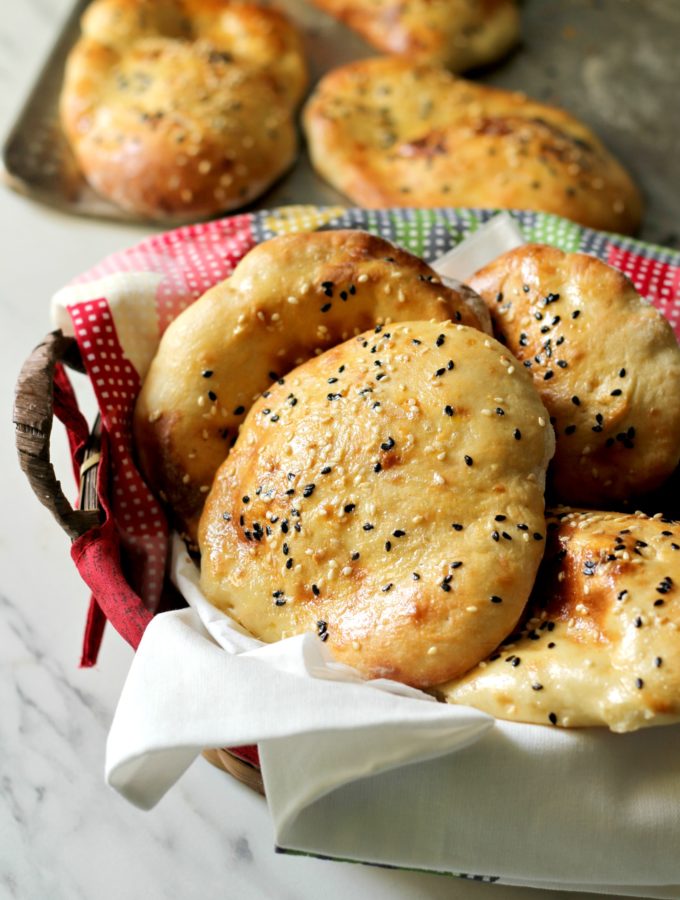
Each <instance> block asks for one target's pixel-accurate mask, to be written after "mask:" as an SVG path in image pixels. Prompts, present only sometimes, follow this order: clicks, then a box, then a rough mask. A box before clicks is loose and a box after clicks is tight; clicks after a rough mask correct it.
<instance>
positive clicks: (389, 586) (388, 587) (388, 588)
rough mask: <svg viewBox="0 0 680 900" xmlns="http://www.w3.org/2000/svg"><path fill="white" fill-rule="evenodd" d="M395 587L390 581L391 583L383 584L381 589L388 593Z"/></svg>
mask: <svg viewBox="0 0 680 900" xmlns="http://www.w3.org/2000/svg"><path fill="white" fill-rule="evenodd" d="M393 587H394V584H393V583H392V582H391V581H390V583H389V584H385V585H383V586H382V587H381V588H380V590H381V591H382V592H383V594H386V593H387V592H388V591H391V590H392V588H393Z"/></svg>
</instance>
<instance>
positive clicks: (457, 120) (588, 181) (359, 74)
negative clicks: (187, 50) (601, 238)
mask: <svg viewBox="0 0 680 900" xmlns="http://www.w3.org/2000/svg"><path fill="white" fill-rule="evenodd" d="M304 122H305V129H306V133H307V138H308V144H309V151H310V155H311V158H312V162H313V165H314V167H315V168H316V169H317V171H318V172H319V173H320V174H321V175H322V176H323V177H324V178H325V179H326V180H327V181H329V182H330V183H331V184H332V185H333V186H334V187H336V188H337V189H338V190H340V191H342V192H343V193H344V194H346V195H347V196H348V197H350V198H351V199H352V200H353V201H354V202H355V203H358V204H361V205H362V206H367V207H376V208H379V207H390V206H415V207H433V206H472V207H478V206H481V207H502V208H509V209H536V210H541V211H543V212H550V213H556V214H558V215H561V216H566V217H567V218H569V219H573V220H574V221H576V222H580V223H581V224H583V225H588V226H590V227H591V228H602V229H606V230H609V231H618V232H625V233H627V232H632V231H634V230H635V229H636V228H637V226H638V224H639V220H640V215H641V199H640V195H639V193H638V191H637V188H636V187H635V185H634V184H633V182H632V181H631V179H630V176H629V175H628V174H627V172H626V171H625V170H624V169H623V167H622V166H621V165H620V164H619V163H618V162H617V160H616V159H614V157H613V156H612V155H611V154H610V153H609V152H608V151H607V150H606V149H605V147H604V146H603V145H602V143H601V142H600V141H599V140H598V138H597V137H596V136H595V135H594V134H593V133H592V132H591V131H590V129H588V128H587V127H586V126H585V125H583V124H582V123H581V122H579V121H578V120H577V119H575V118H574V117H573V116H571V115H569V113H567V112H564V111H563V110H561V109H558V108H557V107H553V106H548V105H546V104H543V103H538V102H536V101H533V100H530V99H528V98H527V97H526V96H524V95H523V94H518V93H512V92H510V91H505V90H500V89H497V88H491V87H486V86H484V85H481V84H475V83H473V82H470V81H465V80H463V79H461V78H456V77H454V76H453V75H451V73H450V72H448V71H446V70H445V69H443V68H439V67H436V66H426V65H414V64H412V63H411V62H409V61H408V60H407V59H404V58H401V57H384V58H378V59H369V60H362V61H360V62H354V63H350V64H349V65H346V66H343V67H341V68H339V69H335V70H334V71H332V72H330V73H329V74H328V75H326V76H325V77H324V78H322V79H321V81H320V82H319V84H318V85H317V88H316V90H315V92H314V94H313V95H312V97H311V98H310V100H309V101H308V102H307V105H306V107H305V112H304Z"/></svg>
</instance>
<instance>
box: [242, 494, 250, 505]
mask: <svg viewBox="0 0 680 900" xmlns="http://www.w3.org/2000/svg"><path fill="white" fill-rule="evenodd" d="M241 499H242V500H243V502H244V503H250V497H249V496H248V495H247V494H246V495H245V496H244V497H242V498H241Z"/></svg>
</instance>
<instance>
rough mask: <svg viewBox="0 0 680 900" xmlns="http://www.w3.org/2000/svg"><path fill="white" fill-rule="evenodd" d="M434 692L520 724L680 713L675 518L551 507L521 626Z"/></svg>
mask: <svg viewBox="0 0 680 900" xmlns="http://www.w3.org/2000/svg"><path fill="white" fill-rule="evenodd" d="M438 691H439V693H441V694H442V695H443V696H444V697H445V698H446V699H447V700H448V701H449V702H452V703H462V704H465V705H469V706H475V707H477V708H479V709H482V710H484V711H486V712H489V713H491V714H492V715H494V716H497V717H498V718H501V719H512V720H515V721H519V722H534V723H538V724H545V725H548V724H551V723H552V724H553V725H558V726H561V727H569V726H571V727H580V726H586V725H606V726H608V727H609V728H610V729H611V730H612V731H619V732H623V731H634V730H636V729H638V728H645V727H648V726H650V725H662V724H669V723H672V722H678V721H680V525H678V523H677V522H670V521H668V520H667V519H662V518H660V517H655V518H651V519H650V518H648V517H647V516H645V515H643V514H642V513H639V514H636V515H621V514H617V513H607V512H581V511H570V510H563V511H561V512H560V513H559V514H556V515H555V516H554V517H552V518H551V519H549V523H548V546H547V548H546V556H545V560H544V562H543V564H542V566H541V569H540V572H539V578H538V582H537V586H536V589H535V591H534V595H533V600H532V604H531V618H529V619H528V621H527V622H526V623H525V625H524V627H523V629H522V631H521V634H520V635H512V636H511V637H510V638H509V639H508V642H506V643H504V645H503V646H501V647H500V648H499V649H498V650H497V651H496V652H495V653H494V654H493V655H492V656H491V657H490V658H489V660H487V661H485V662H482V663H480V665H479V666H477V668H475V669H473V670H472V671H471V672H470V673H469V674H467V675H466V676H465V677H464V678H462V679H461V680H459V681H456V682H454V683H452V684H448V685H444V686H442V687H440V688H438Z"/></svg>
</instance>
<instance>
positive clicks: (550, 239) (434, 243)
mask: <svg viewBox="0 0 680 900" xmlns="http://www.w3.org/2000/svg"><path fill="white" fill-rule="evenodd" d="M494 214H495V211H493V210H448V209H443V210H379V211H366V210H356V209H344V208H341V207H328V208H318V207H288V208H283V209H280V210H271V211H260V212H257V213H252V214H246V215H240V216H234V217H232V218H228V219H223V220H220V221H216V222H208V223H204V224H200V225H193V226H188V227H185V228H180V229H177V230H175V231H170V232H167V233H165V234H160V235H154V236H153V237H150V238H148V239H146V240H144V241H142V242H141V243H139V244H137V245H136V246H134V247H131V248H129V249H127V250H123V251H121V252H119V253H116V254H114V255H112V256H109V257H108V258H107V259H105V260H103V261H102V262H101V263H100V264H98V265H97V266H95V267H94V268H92V269H90V270H88V271H87V272H85V273H83V274H82V275H81V276H79V277H78V278H77V279H76V280H75V282H76V283H79V284H81V285H82V284H86V283H89V282H93V281H96V280H97V279H100V278H102V277H103V276H105V275H111V274H113V273H119V272H144V273H154V274H156V275H159V276H160V278H159V280H158V282H157V286H156V288H155V291H156V293H155V298H154V300H155V304H156V312H157V316H158V322H159V331H160V333H162V332H163V330H164V329H165V328H166V327H167V325H168V324H169V323H170V322H171V321H172V320H173V319H174V318H175V317H176V316H177V315H178V314H179V313H180V312H181V311H182V310H183V309H185V308H186V307H187V306H188V305H189V304H191V303H192V302H193V301H194V300H195V299H197V298H198V297H200V296H201V295H202V294H203V293H204V292H205V291H206V290H207V289H208V288H210V287H212V286H213V285H214V284H216V283H217V282H219V281H221V280H223V279H224V278H227V277H228V276H229V275H230V274H231V272H232V271H233V269H234V267H235V266H236V264H237V263H238V261H239V260H240V259H241V257H242V256H244V254H245V253H247V251H248V250H249V249H251V247H253V246H254V245H255V244H256V243H259V242H260V241H262V240H266V239H267V238H270V237H274V236H276V235H278V234H284V233H289V232H291V231H304V230H313V229H316V228H320V227H324V228H363V229H365V230H367V231H372V232H374V233H377V234H380V235H382V236H383V237H386V238H387V239H389V240H393V241H395V242H396V243H398V244H401V245H402V246H404V247H406V248H407V249H409V250H411V251H412V252H414V253H417V254H418V255H420V256H423V257H424V258H425V259H427V260H428V261H430V262H431V261H432V260H434V259H435V258H436V257H437V256H440V255H442V254H443V253H444V252H446V251H447V250H449V249H451V247H453V246H455V245H456V244H457V243H458V242H459V241H460V240H462V239H463V238H464V237H465V236H466V235H467V234H468V233H470V232H471V231H474V230H476V229H477V228H478V227H479V225H480V224H482V223H483V222H485V221H487V220H488V219H489V218H490V217H491V216H493V215H494ZM512 216H513V218H514V219H515V220H516V222H517V224H518V225H519V227H520V228H521V230H522V232H523V234H524V236H525V238H526V240H528V241H537V240H540V241H544V242H546V243H552V244H554V245H555V246H559V247H561V248H562V249H564V250H581V251H584V252H588V253H591V254H593V255H596V256H598V257H600V258H601V259H604V260H605V261H607V262H608V263H609V264H610V265H612V266H615V267H616V268H618V269H620V270H621V271H623V272H624V273H625V274H626V275H628V276H629V277H630V278H631V280H632V281H633V283H634V284H635V286H636V287H637V289H638V290H639V291H640V293H641V294H643V295H644V296H645V297H647V299H649V300H650V302H652V303H654V305H655V306H657V307H658V308H659V309H660V310H661V312H663V313H664V315H665V316H666V317H667V318H668V319H669V320H670V322H671V324H672V325H673V327H674V329H675V333H676V335H678V336H680V253H678V252H676V251H670V250H663V249H662V248H656V247H650V246H648V245H645V244H643V243H641V242H637V241H633V240H631V239H629V238H622V237H617V236H615V235H605V234H601V233H598V232H593V231H590V230H589V229H586V228H581V227H580V226H577V225H575V224H574V223H572V222H566V220H563V219H559V218H558V217H555V216H546V215H543V214H540V213H534V212H516V213H512ZM93 290H94V288H93ZM69 313H70V316H71V319H72V322H73V327H74V329H75V335H76V338H77V341H78V344H79V346H80V349H81V353H82V356H83V360H84V362H85V365H86V368H87V371H88V373H89V376H90V378H91V381H92V385H93V387H94V390H95V393H96V397H97V401H98V404H99V409H100V411H101V417H102V424H103V429H104V430H105V432H106V437H107V440H108V443H109V445H110V478H109V485H110V487H109V491H110V502H111V508H112V510H113V518H114V520H115V525H116V530H117V535H118V540H119V542H120V549H121V555H122V558H123V561H124V562H123V571H124V573H125V577H126V579H127V581H128V583H129V584H130V585H131V586H132V587H133V588H134V591H135V592H136V595H137V596H138V599H139V606H140V615H142V614H143V615H148V612H147V611H150V612H155V611H157V610H158V608H159V605H160V602H161V594H162V588H163V581H164V575H165V570H166V562H167V548H168V527H167V522H166V519H165V515H164V513H163V509H162V507H161V505H160V503H159V502H158V500H157V499H156V498H155V497H154V496H153V495H152V494H151V492H150V490H149V489H148V488H147V486H146V484H145V483H144V481H143V479H142V477H141V475H140V473H139V472H138V470H137V468H136V466H135V462H134V452H133V445H132V432H131V421H132V411H133V409H134V404H135V400H136V397H137V394H138V392H139V388H140V380H139V376H138V374H137V372H136V370H135V369H134V367H133V366H132V364H131V363H130V362H129V360H128V359H127V357H126V355H125V352H124V348H123V347H122V346H121V342H120V340H119V337H118V334H117V332H116V326H115V323H114V319H113V316H112V312H111V308H110V306H109V302H108V301H107V298H106V297H103V296H97V295H96V293H95V296H93V297H91V298H88V299H87V300H86V301H81V302H78V303H77V304H74V305H72V306H70V307H69ZM88 578H89V579H90V581H91V578H92V573H91V572H89V573H88ZM96 594H97V591H96V589H95V596H96ZM133 596H134V595H133ZM129 602H130V601H129V597H128V598H127V600H126V603H127V604H128V606H129ZM108 608H109V609H110V605H109V607H108ZM126 621H129V616H128V618H127V619H126V618H125V617H121V619H120V621H116V622H114V624H115V625H116V627H117V628H118V630H119V631H120V632H121V634H122V635H123V637H125V638H127V639H128V640H130V642H132V643H133V644H136V642H137V641H138V639H139V635H138V634H137V632H135V634H134V636H133V635H132V633H131V634H126V627H127V626H126V625H125V622H126ZM139 621H144V619H143V616H142V618H141V619H139ZM135 627H137V626H135ZM137 630H138V627H137Z"/></svg>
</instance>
